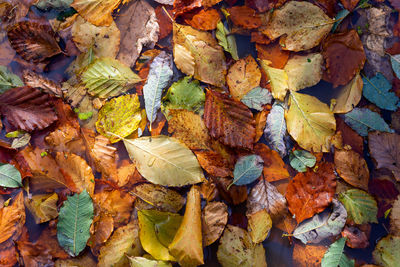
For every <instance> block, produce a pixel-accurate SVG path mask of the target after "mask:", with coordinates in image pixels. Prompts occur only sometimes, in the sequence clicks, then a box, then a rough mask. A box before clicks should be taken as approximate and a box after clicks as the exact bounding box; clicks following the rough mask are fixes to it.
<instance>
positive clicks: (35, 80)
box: [22, 70, 62, 97]
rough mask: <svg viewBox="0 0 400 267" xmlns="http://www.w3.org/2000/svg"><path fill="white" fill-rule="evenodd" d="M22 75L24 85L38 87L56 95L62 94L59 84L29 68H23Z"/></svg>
mask: <svg viewBox="0 0 400 267" xmlns="http://www.w3.org/2000/svg"><path fill="white" fill-rule="evenodd" d="M22 75H23V79H24V83H25V85H26V86H30V87H35V88H40V89H42V90H43V91H44V92H45V93H48V94H52V95H55V96H57V97H61V96H62V91H61V90H62V89H61V86H60V85H59V84H57V83H56V82H54V81H52V80H49V79H47V78H45V77H44V76H42V75H40V74H37V73H35V72H33V71H30V70H24V71H23V72H22Z"/></svg>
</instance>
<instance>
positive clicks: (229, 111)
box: [204, 90, 256, 149]
mask: <svg viewBox="0 0 400 267" xmlns="http://www.w3.org/2000/svg"><path fill="white" fill-rule="evenodd" d="M239 114H240V115H239ZM204 122H205V124H206V126H207V128H208V131H209V133H210V135H211V136H212V137H213V138H215V139H218V140H219V141H220V142H221V143H223V144H225V145H228V146H231V147H237V148H245V149H251V148H252V147H253V143H254V138H255V135H256V132H255V121H254V119H253V114H252V113H251V111H250V110H249V109H248V108H247V107H246V106H245V105H244V104H243V103H241V102H239V101H235V100H233V99H231V98H229V97H228V96H227V95H225V94H221V93H219V92H216V91H212V90H208V91H207V94H206V103H205V107H204ZM239 129H240V130H239Z"/></svg>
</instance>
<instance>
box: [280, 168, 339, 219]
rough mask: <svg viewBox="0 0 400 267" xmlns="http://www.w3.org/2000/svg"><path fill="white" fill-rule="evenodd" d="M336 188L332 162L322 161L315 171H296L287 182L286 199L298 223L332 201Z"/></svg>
mask: <svg viewBox="0 0 400 267" xmlns="http://www.w3.org/2000/svg"><path fill="white" fill-rule="evenodd" d="M335 189H336V177H335V174H334V172H333V164H331V163H322V164H321V165H319V166H318V169H317V171H316V172H314V171H313V170H308V171H307V172H305V173H298V174H297V175H296V176H295V177H294V178H293V180H291V181H290V182H289V185H288V188H287V191H286V199H287V201H288V205H289V210H290V212H291V213H292V214H294V215H295V216H296V221H297V222H298V223H300V222H302V221H304V220H305V219H308V218H311V217H312V216H314V215H315V214H316V213H319V212H321V211H323V210H324V209H325V208H326V207H328V206H329V204H330V203H331V202H332V198H333V196H334V194H335Z"/></svg>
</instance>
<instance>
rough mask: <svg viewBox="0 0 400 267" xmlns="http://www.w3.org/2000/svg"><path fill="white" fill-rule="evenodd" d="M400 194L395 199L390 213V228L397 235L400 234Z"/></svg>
mask: <svg viewBox="0 0 400 267" xmlns="http://www.w3.org/2000/svg"><path fill="white" fill-rule="evenodd" d="M399 212H400V196H399V197H398V198H397V199H396V200H395V201H394V203H393V207H392V212H391V213H390V230H391V232H392V233H393V234H395V235H400V213H399Z"/></svg>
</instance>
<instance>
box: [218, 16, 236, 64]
mask: <svg viewBox="0 0 400 267" xmlns="http://www.w3.org/2000/svg"><path fill="white" fill-rule="evenodd" d="M215 37H216V38H217V40H218V44H219V45H220V46H222V47H223V48H224V50H225V51H226V52H228V53H229V54H231V56H232V58H233V59H234V60H239V56H238V51H237V45H236V38H235V35H233V34H231V31H230V30H229V29H228V28H227V27H225V25H224V23H222V22H221V21H219V22H218V23H217V30H216V32H215Z"/></svg>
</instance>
